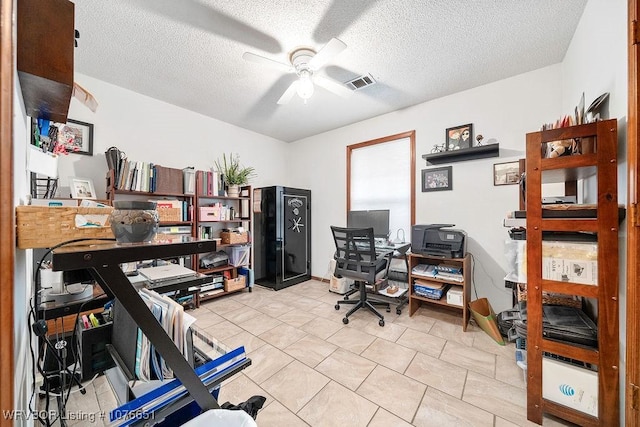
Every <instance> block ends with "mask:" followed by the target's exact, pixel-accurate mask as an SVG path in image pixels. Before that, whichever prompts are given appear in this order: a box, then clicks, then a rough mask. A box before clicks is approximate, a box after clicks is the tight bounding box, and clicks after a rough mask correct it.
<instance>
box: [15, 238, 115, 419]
mask: <svg viewBox="0 0 640 427" xmlns="http://www.w3.org/2000/svg"><path fill="white" fill-rule="evenodd" d="M90 240H93V241H95V240H103V241H111V242H113V241H115V239H109V238H86V237H85V238H79V239H72V240H67V241H64V242H62V243H59V244H57V245H55V246H52V247H50V248H49V249H48V250H47V251H46V252H45V253H44V255H42V257H41V258H40V260H39V261H38V264H37V265H36V268H35V270H34V273H33V276H34V277H33V283H34V287H35V289H36V290H37V291H36V292H34V293H33V297H32V298H30V300H29V306H30V310H29V314H28V316H27V323H28V324H29V325H32V324H33V323H35V321H36V313H35V307H34V305H35V304H34V299H35V298H36V295H37V293H38V292H40V291H39V288H40V274H39V273H40V268H42V264H43V263H44V260H45V258H46V257H47V256H48V255H49V254H50V253H51V252H53V251H54V250H55V249H58V248H60V247H62V246H66V245H70V244H72V243H79V242H85V241H90ZM82 305H84V303H83V304H82ZM82 305H81V307H82ZM79 313H80V311H79V312H78V315H79ZM77 323H78V322H77V319H76V325H77ZM27 329H28V330H29V332H28V334H29V347H30V354H31V363H32V364H33V369H32V370H31V373H32V376H31V378H32V384H33V386H34V387H33V390H32V392H31V398H30V399H29V411H30V412H31V413H35V414H36V419H37V420H38V421H39V422H40V423H41V424H43V425H45V426H50V425H51V421H50V420H49V415H48V414H49V397H50V396H49V384H48V380H47V377H46V376H45V375H44V372H43V371H44V370H43V369H42V367H41V366H40V364H39V363H37V362H36V358H35V352H34V350H33V347H32V346H31V341H32V339H33V336H32V331H31V328H30V327H29V328H27ZM74 331H75V325H74ZM74 350H75V349H74ZM45 354H46V351H45ZM74 354H75V351H74ZM75 365H76V367H77V363H76V364H75ZM36 368H37V369H38V372H40V374H41V375H42V376H43V381H44V382H45V385H46V388H45V396H46V401H47V402H46V409H47V411H46V414H47V416H46V418H42V417H40V414H39V412H38V411H35V412H34V411H33V399H34V397H35V394H36V387H35V384H36ZM75 369H76V368H75V367H74V372H75ZM74 376H75V374H74ZM70 384H72V382H71V383H70ZM68 394H70V389H69V393H68ZM68 398H69V397H68V396H67V400H68ZM65 402H66V401H65ZM58 417H60V415H58Z"/></svg>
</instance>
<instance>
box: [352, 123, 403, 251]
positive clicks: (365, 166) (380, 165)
mask: <svg viewBox="0 0 640 427" xmlns="http://www.w3.org/2000/svg"><path fill="white" fill-rule="evenodd" d="M414 171H415V131H410V132H405V133H401V134H397V135H391V136H388V137H384V138H380V139H376V140H372V141H366V142H362V143H359V144H354V145H350V146H348V147H347V211H351V210H372V209H389V210H390V215H389V232H390V236H389V238H390V239H391V240H393V239H395V238H396V236H398V230H403V231H404V238H403V235H402V232H400V234H399V236H398V237H400V238H401V239H403V240H404V241H409V239H410V232H411V225H412V224H414V222H415V199H414V197H415V173H414Z"/></svg>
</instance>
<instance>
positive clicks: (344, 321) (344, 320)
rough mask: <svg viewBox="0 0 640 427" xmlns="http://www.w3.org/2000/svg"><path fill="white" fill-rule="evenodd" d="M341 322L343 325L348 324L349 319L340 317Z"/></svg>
mask: <svg viewBox="0 0 640 427" xmlns="http://www.w3.org/2000/svg"><path fill="white" fill-rule="evenodd" d="M342 323H344V324H345V325H348V324H349V319H347V318H346V317H345V318H344V319H342Z"/></svg>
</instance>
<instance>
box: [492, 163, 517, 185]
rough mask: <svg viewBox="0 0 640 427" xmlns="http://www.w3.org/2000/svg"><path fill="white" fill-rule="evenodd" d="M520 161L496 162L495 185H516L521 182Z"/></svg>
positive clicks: (494, 171)
mask: <svg viewBox="0 0 640 427" xmlns="http://www.w3.org/2000/svg"><path fill="white" fill-rule="evenodd" d="M520 174H521V172H520V162H519V161H517V160H516V161H514V162H505V163H496V164H494V165H493V185H514V184H518V183H520Z"/></svg>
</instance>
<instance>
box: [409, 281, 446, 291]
mask: <svg viewBox="0 0 640 427" xmlns="http://www.w3.org/2000/svg"><path fill="white" fill-rule="evenodd" d="M413 283H414V284H416V285H419V286H422V287H425V288H429V289H442V287H443V286H445V284H444V283H439V282H430V281H428V280H423V279H414V280H413Z"/></svg>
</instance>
